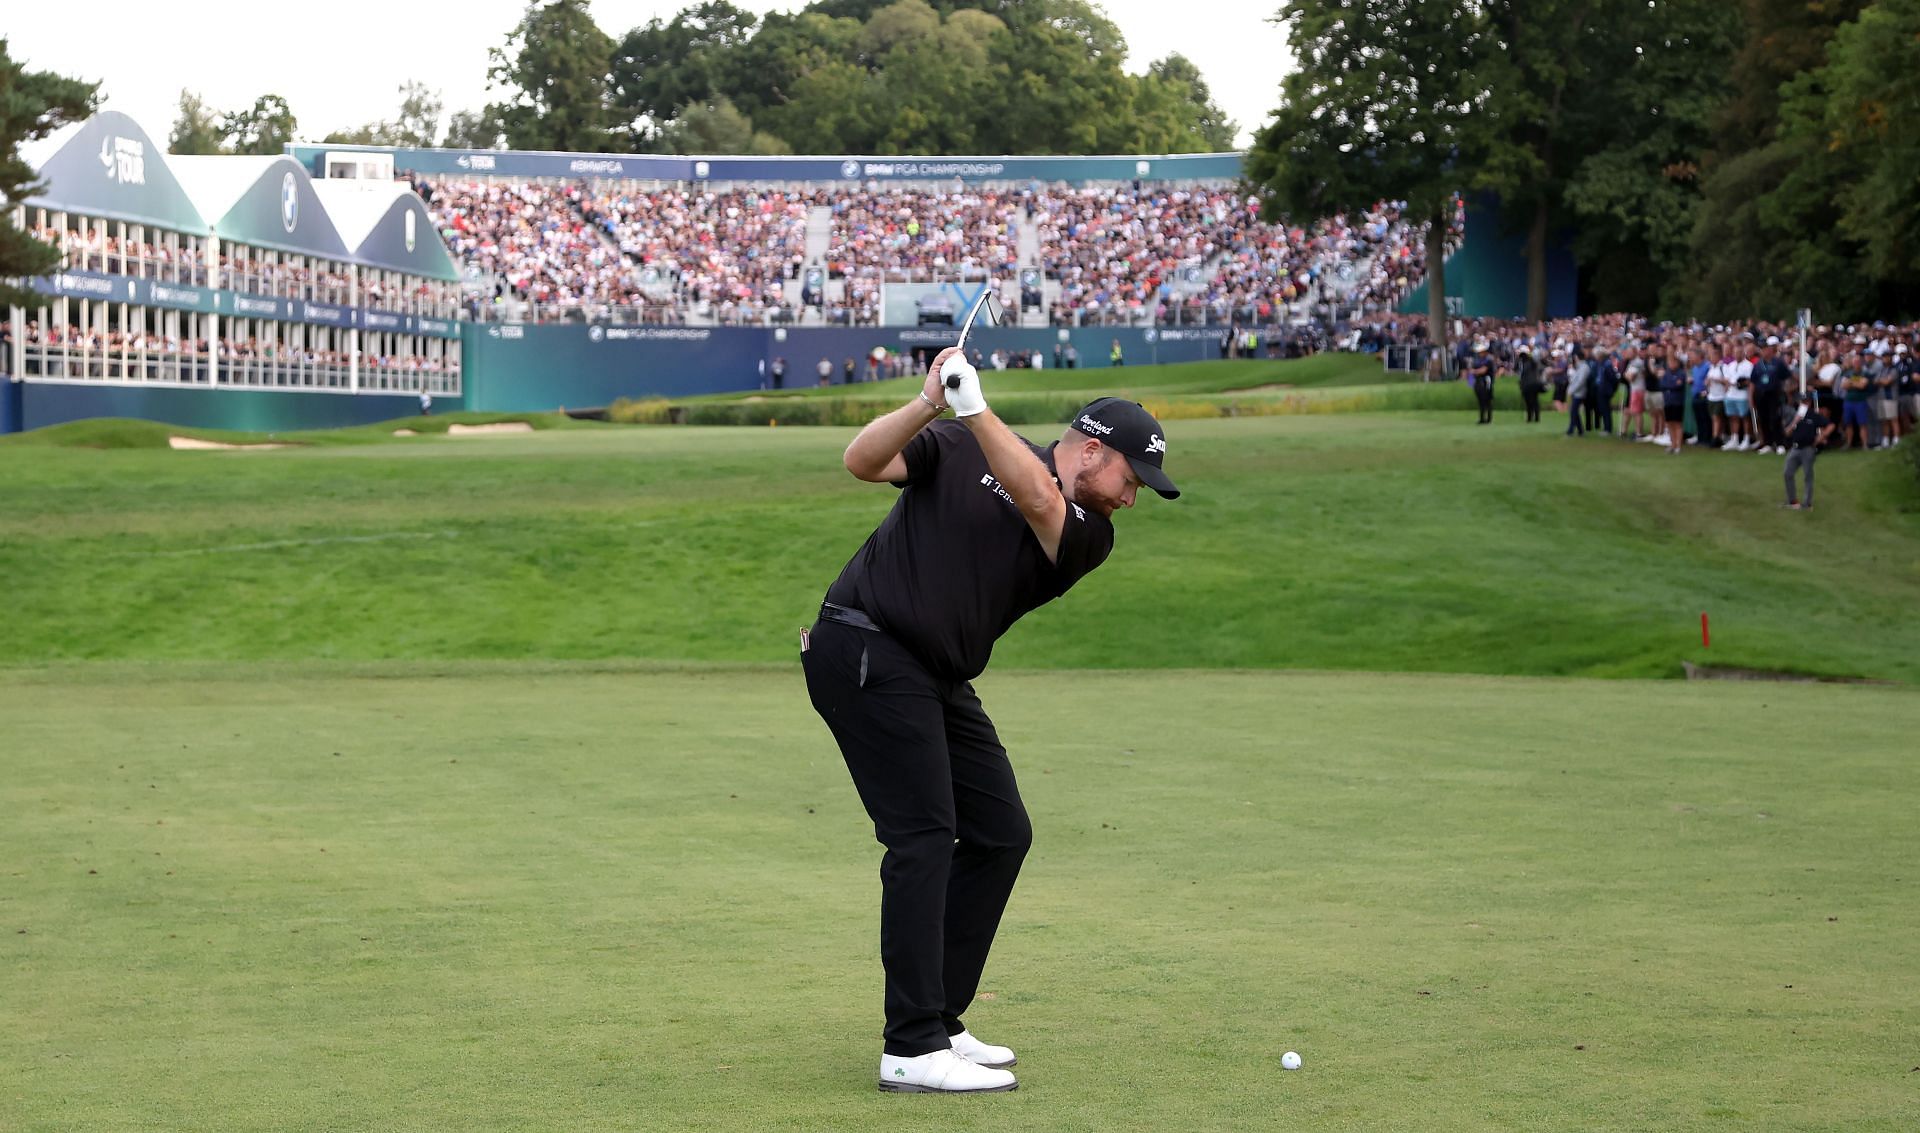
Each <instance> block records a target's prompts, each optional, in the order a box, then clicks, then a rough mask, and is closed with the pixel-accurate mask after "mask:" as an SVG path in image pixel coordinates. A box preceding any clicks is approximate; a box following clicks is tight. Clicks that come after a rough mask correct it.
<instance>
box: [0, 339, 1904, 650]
mask: <svg viewBox="0 0 1920 1133" xmlns="http://www.w3.org/2000/svg"><path fill="white" fill-rule="evenodd" d="M1249 365H1252V364H1249ZM1167 428H1168V434H1169V440H1170V450H1169V454H1168V460H1167V464H1168V468H1169V469H1170V470H1171V471H1172V473H1173V475H1174V476H1175V477H1176V479H1177V480H1178V481H1179V482H1180V483H1181V485H1182V486H1183V488H1184V489H1185V493H1186V494H1185V495H1184V497H1183V498H1182V499H1180V500H1179V501H1177V502H1171V503H1169V502H1168V501H1164V500H1161V499H1158V498H1157V497H1153V496H1151V495H1149V496H1147V497H1146V498H1144V499H1143V500H1142V501H1141V502H1140V506H1139V507H1137V508H1136V509H1134V510H1133V511H1131V512H1124V513H1122V514H1121V515H1119V516H1118V517H1117V523H1116V526H1117V528H1118V548H1117V550H1116V552H1115V554H1114V556H1113V558H1112V561H1111V562H1109V563H1108V564H1107V565H1106V566H1105V567H1103V568H1102V569H1101V570H1099V571H1098V572H1096V573H1095V574H1093V575H1092V576H1090V577H1089V578H1087V579H1086V580H1085V581H1083V582H1082V583H1081V584H1080V585H1079V586H1078V587H1076V589H1075V590H1074V592H1073V593H1072V594H1071V595H1070V596H1069V597H1068V599H1067V600H1066V601H1064V602H1062V603H1058V604H1056V605H1055V606H1053V607H1049V608H1046V609H1043V610H1041V611H1039V612H1037V613H1036V614H1034V615H1033V616H1031V617H1030V618H1029V619H1028V620H1027V621H1026V622H1025V623H1023V624H1022V626H1021V627H1020V629H1019V630H1018V632H1016V633H1015V634H1013V635H1012V636H1011V637H1010V638H1009V639H1007V640H1006V641H1005V642H1003V643H1002V645H1001V647H1000V650H999V661H1000V662H1001V663H1005V664H1014V665H1020V666H1025V667H1062V668H1084V667H1096V668H1114V667H1141V666H1145V667H1176V668H1191V667H1203V668H1205V667H1227V668H1241V667H1252V668H1311V669H1369V670H1405V671H1454V672H1481V673H1511V674H1533V675H1542V674H1562V675H1585V676H1660V677H1668V676H1678V675H1679V674H1680V671H1681V663H1682V661H1686V660H1691V661H1695V662H1701V663H1710V664H1715V665H1721V666H1735V667H1748V668H1758V669H1770V670H1781V671H1789V672H1801V673H1816V674H1825V675H1833V676H1847V677H1868V678H1874V679H1882V680H1895V681H1905V682H1911V681H1913V680H1915V679H1916V678H1920V649H1916V645H1917V644H1920V637H1917V636H1916V632H1915V629H1914V622H1913V619H1912V616H1911V611H1912V610H1913V609H1914V608H1915V606H1916V600H1920V512H1916V511H1915V510H1914V509H1913V487H1912V480H1911V471H1910V470H1909V469H1907V467H1906V465H1905V464H1903V463H1902V462H1901V460H1900V458H1899V457H1898V456H1897V455H1896V454H1838V455H1832V456H1828V457H1825V458H1823V459H1822V460H1821V461H1820V465H1819V496H1818V499H1819V509H1818V510H1816V511H1814V512H1811V513H1798V512H1786V511H1783V510H1781V509H1780V507H1779V503H1780V498H1781V493H1782V489H1781V484H1780V461H1779V460H1778V459H1777V458H1769V457H1762V456H1758V455H1752V454H1731V453H1729V454H1719V453H1706V452H1698V451H1688V452H1687V453H1685V454H1684V455H1683V456H1681V457H1678V458H1672V457H1667V456H1663V455H1661V454H1660V453H1658V452H1657V451H1656V450H1655V449H1654V448H1653V447H1652V446H1647V445H1632V444H1624V443H1621V442H1618V441H1605V440H1590V441H1584V442H1583V441H1578V440H1567V439H1564V438H1562V437H1560V436H1559V435H1558V433H1559V426H1557V425H1555V424H1552V423H1548V424H1547V425H1544V426H1536V427H1527V426H1524V425H1521V424H1520V423H1519V422H1518V421H1517V420H1516V419H1514V418H1513V417H1511V416H1508V417H1506V418H1505V419H1503V420H1502V421H1501V422H1500V423H1498V424H1496V425H1495V426H1493V427H1492V428H1476V427H1474V425H1473V424H1472V417H1471V415H1470V414H1469V413H1467V412H1462V413H1460V414H1458V415H1455V414H1438V413H1409V414H1380V413H1347V414H1338V415H1329V416H1291V417H1261V418H1243V419H1233V420H1221V419H1216V420H1194V421H1173V422H1169V423H1168V427H1167ZM1026 431H1027V432H1028V434H1029V435H1031V436H1035V437H1038V438H1041V439H1045V438H1047V437H1049V436H1052V435H1056V434H1055V433H1054V428H1053V427H1045V428H1042V427H1028V428H1027V430H1026ZM852 435H853V430H852V429H846V428H820V429H791V428H758V429H752V428H733V429H707V428H679V429H672V428H614V427H610V426H598V427H592V428H586V427H582V428H575V429H558V430H551V431H545V432H538V433H534V434H530V435H523V436H507V437H467V438H450V437H437V438H436V437H420V438H411V439H407V440H404V441H397V442H395V443H391V444H377V445H376V444H357V445H335V446H314V447H302V448H290V449H282V450H275V451H265V452H172V451H164V450H162V451H146V450H137V449H135V450H116V451H95V450H92V449H76V448H68V447H49V446H35V445H31V444H22V443H4V444H0V483H5V484H6V485H7V490H6V491H5V492H0V577H4V578H5V579H7V580H8V598H9V602H8V617H6V618H5V619H0V666H5V665H19V664H29V663H40V662H46V661H53V660H63V659H66V660H71V659H102V658H121V659H149V660H173V659H203V660H241V659H253V660H269V659H283V660H301V659H341V660H378V659H412V660H457V659H468V658H473V659H485V658H494V659H507V660H519V659H528V658H560V659H567V658H573V659H590V658H643V659H657V660H703V661H753V662H766V661H772V660H777V659H779V658H780V657H783V656H785V655H786V653H787V652H788V651H789V648H790V645H791V642H792V640H793V637H794V633H795V631H796V630H797V629H798V627H799V626H801V625H804V624H807V623H808V622H809V621H811V619H812V616H813V613H814V612H815V610H816V609H817V607H818V603H819V599H820V596H821V594H822V593H824V591H825V589H826V587H827V584H828V583H829V582H830V581H831V580H832V578H833V577H834V575H835V574H836V573H837V572H838V570H839V569H840V567H841V565H842V564H843V563H844V562H845V561H846V559H847V558H848V557H849V556H850V555H851V554H852V553H853V551H854V549H855V548H856V547H858V546H859V544H860V541H861V540H862V539H863V538H864V537H865V536H866V534H867V533H868V532H869V531H870V530H871V529H872V528H873V526H874V524H875V523H877V522H878V521H879V519H880V518H881V516H882V515H884V513H885V512H886V509H887V508H888V507H890V506H891V504H892V502H893V496H894V493H893V491H892V490H890V489H888V488H886V487H881V486H874V485H868V484H861V483H859V482H857V481H855V480H854V479H853V478H852V477H850V476H849V475H847V473H846V472H845V471H844V469H843V468H842V467H841V465H840V453H841V450H842V448H843V447H844V446H845V445H846V443H847V441H848V440H849V439H850V438H851V437H852ZM1903 476H1904V477H1906V479H1905V481H1904V482H1903V480H1902V477H1903ZM1903 483H1904V486H1903ZM1702 613H1706V614H1708V615H1709V617H1710V619H1711V627H1712V644H1711V648H1710V649H1703V648H1702V646H1701V641H1700V615H1701V614H1702Z"/></svg>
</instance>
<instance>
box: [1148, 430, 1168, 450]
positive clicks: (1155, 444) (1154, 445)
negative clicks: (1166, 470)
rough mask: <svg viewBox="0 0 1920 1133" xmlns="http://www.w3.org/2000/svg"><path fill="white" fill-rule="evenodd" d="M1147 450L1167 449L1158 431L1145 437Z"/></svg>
mask: <svg viewBox="0 0 1920 1133" xmlns="http://www.w3.org/2000/svg"><path fill="white" fill-rule="evenodd" d="M1147 451H1148V452H1165V451H1167V442H1165V441H1163V440H1161V439H1160V434H1159V433H1153V434H1151V435H1149V436H1148V437H1147Z"/></svg>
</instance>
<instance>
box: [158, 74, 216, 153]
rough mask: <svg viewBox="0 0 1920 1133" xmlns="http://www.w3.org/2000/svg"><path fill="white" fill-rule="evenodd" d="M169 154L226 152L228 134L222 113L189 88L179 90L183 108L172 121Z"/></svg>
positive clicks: (168, 140) (168, 145) (181, 107)
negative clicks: (222, 121) (221, 120)
mask: <svg viewBox="0 0 1920 1133" xmlns="http://www.w3.org/2000/svg"><path fill="white" fill-rule="evenodd" d="M167 150H168V152H170V153H185V154H208V153H225V152H226V151H227V133H226V131H225V130H224V129H222V128H221V126H220V114H219V113H218V112H217V111H215V110H213V109H211V108H210V107H208V106H207V104H206V103H204V102H202V101H200V96H199V95H197V94H195V93H193V92H192V91H190V90H185V89H182V90H181V91H180V111H179V113H178V114H177V115H176V116H175V117H174V120H173V132H172V134H171V135H169V137H168V139H167Z"/></svg>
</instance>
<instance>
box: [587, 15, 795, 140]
mask: <svg viewBox="0 0 1920 1133" xmlns="http://www.w3.org/2000/svg"><path fill="white" fill-rule="evenodd" d="M757 22H758V18H757V17H756V16H754V14H753V13H751V12H746V11H742V10H741V9H739V8H736V7H735V6H733V5H732V4H730V3H727V0H704V2H703V3H700V4H696V5H694V6H693V7H690V8H687V9H685V10H684V11H682V12H680V13H679V14H677V15H675V16H674V17H673V19H672V20H671V21H666V22H663V21H661V20H660V18H659V17H657V16H656V17H655V18H654V19H652V20H650V21H648V23H647V24H646V26H644V27H638V28H634V29H633V30H632V31H629V32H628V33H627V34H626V36H625V37H624V38H622V39H621V41H620V44H619V46H618V47H616V48H615V49H614V52H613V57H612V62H611V66H610V74H611V82H612V91H611V101H612V104H613V107H614V110H615V112H616V117H617V118H618V119H619V121H620V122H621V124H622V125H623V126H624V127H625V128H626V130H627V132H628V133H629V134H630V135H631V136H632V138H633V141H634V145H635V146H636V148H643V149H644V148H646V147H648V146H650V145H651V144H653V141H654V140H655V136H656V135H657V134H658V132H659V131H660V129H661V127H662V125H663V124H664V123H665V122H666V121H667V120H668V119H670V118H672V117H674V116H675V115H676V114H677V113H678V112H679V110H680V108H682V107H685V106H687V105H689V104H703V103H706V102H708V101H709V100H711V99H712V98H713V97H714V96H715V95H716V94H727V93H730V92H728V90H727V82H726V79H727V69H728V57H729V56H730V55H732V54H733V53H735V52H737V51H739V50H740V49H741V48H742V47H744V46H745V45H746V44H747V42H748V41H749V40H750V39H751V38H752V36H753V30H754V25H755V24H756V23H757ZM737 112H738V110H737V108H736V113H737Z"/></svg>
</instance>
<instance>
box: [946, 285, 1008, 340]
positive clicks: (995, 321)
mask: <svg viewBox="0 0 1920 1133" xmlns="http://www.w3.org/2000/svg"><path fill="white" fill-rule="evenodd" d="M1000 315H1001V310H1000V296H999V294H998V293H997V292H995V291H994V289H993V281H992V280H988V281H987V283H986V285H985V286H984V287H982V288H981V289H980V295H979V297H978V298H976V299H974V301H973V306H972V307H969V308H968V309H967V318H966V321H965V322H963V323H961V324H960V341H959V342H956V343H954V345H955V346H956V347H959V348H960V349H962V350H964V349H966V345H967V335H969V334H971V333H972V332H973V327H974V324H975V323H976V322H983V323H984V325H986V326H990V327H997V326H999V325H1000Z"/></svg>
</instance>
